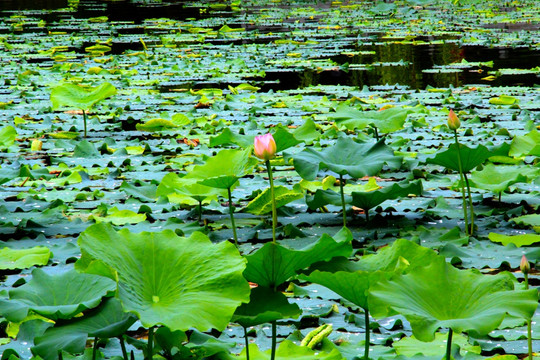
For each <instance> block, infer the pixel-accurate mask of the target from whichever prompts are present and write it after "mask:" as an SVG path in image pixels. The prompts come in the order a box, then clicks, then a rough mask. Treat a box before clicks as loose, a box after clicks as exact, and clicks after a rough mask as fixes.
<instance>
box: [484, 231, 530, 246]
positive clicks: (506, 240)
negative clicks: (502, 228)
mask: <svg viewBox="0 0 540 360" xmlns="http://www.w3.org/2000/svg"><path fill="white" fill-rule="evenodd" d="M488 238H489V240H491V241H493V242H497V243H501V244H503V245H504V246H506V245H508V244H514V245H516V246H517V247H522V246H528V245H532V244H536V243H539V242H540V235H538V234H520V235H504V234H497V233H489V235H488Z"/></svg>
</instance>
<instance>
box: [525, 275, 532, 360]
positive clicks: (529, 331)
mask: <svg viewBox="0 0 540 360" xmlns="http://www.w3.org/2000/svg"><path fill="white" fill-rule="evenodd" d="M522 272H523V277H524V278H525V290H529V274H528V272H527V271H522ZM527 348H528V350H529V360H532V359H533V355H532V318H531V319H529V320H527Z"/></svg>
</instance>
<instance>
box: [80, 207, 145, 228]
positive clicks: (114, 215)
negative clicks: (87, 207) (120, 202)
mask: <svg viewBox="0 0 540 360" xmlns="http://www.w3.org/2000/svg"><path fill="white" fill-rule="evenodd" d="M89 219H93V220H94V221H95V222H97V223H100V222H110V223H111V224H114V225H126V224H138V223H140V222H142V221H144V220H146V214H137V213H136V212H134V211H131V210H126V209H124V210H119V209H118V208H117V207H116V206H115V207H113V208H112V209H108V210H107V215H105V216H100V215H91V216H90V217H89Z"/></svg>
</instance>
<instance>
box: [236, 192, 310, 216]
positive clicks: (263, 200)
mask: <svg viewBox="0 0 540 360" xmlns="http://www.w3.org/2000/svg"><path fill="white" fill-rule="evenodd" d="M274 197H275V199H276V208H279V207H281V206H283V205H287V204H288V203H290V202H291V201H294V200H298V199H301V198H303V197H304V192H303V191H300V190H298V189H297V188H296V187H295V188H294V189H289V188H287V187H285V186H275V187H274ZM244 210H245V211H247V212H249V213H252V214H255V215H263V214H267V213H269V212H271V211H272V193H271V191H270V188H267V189H266V190H264V191H263V192H262V193H260V194H259V195H257V197H256V198H255V199H253V200H251V201H250V202H249V203H248V204H247V206H246V207H245V208H244Z"/></svg>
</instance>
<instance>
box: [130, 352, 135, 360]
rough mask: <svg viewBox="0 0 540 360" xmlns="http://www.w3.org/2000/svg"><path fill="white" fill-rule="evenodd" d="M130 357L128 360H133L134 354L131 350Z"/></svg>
mask: <svg viewBox="0 0 540 360" xmlns="http://www.w3.org/2000/svg"><path fill="white" fill-rule="evenodd" d="M130 354H131V356H130V360H135V352H134V351H133V350H131V353H130Z"/></svg>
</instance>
